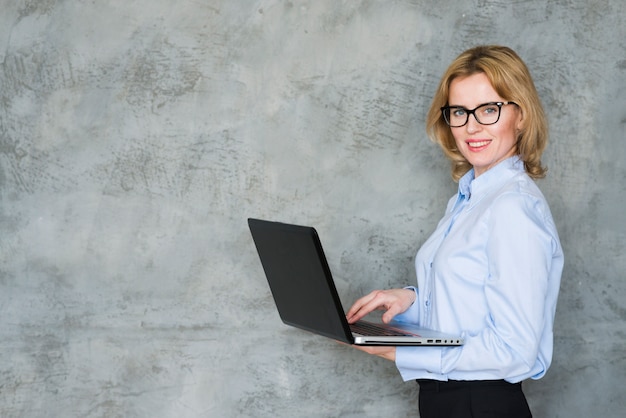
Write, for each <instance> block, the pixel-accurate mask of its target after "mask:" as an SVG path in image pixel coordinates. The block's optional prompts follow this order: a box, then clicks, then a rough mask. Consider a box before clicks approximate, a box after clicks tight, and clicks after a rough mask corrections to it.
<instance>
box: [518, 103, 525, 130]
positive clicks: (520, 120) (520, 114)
mask: <svg viewBox="0 0 626 418" xmlns="http://www.w3.org/2000/svg"><path fill="white" fill-rule="evenodd" d="M525 125H526V121H525V119H524V111H523V110H522V108H521V107H518V108H517V122H515V129H516V130H517V132H521V131H523V130H524V126H525Z"/></svg>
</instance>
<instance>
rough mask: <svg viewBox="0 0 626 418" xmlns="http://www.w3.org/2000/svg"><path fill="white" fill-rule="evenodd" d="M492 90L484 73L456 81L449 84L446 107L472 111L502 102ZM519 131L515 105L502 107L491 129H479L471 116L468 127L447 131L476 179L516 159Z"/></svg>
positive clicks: (518, 118)
mask: <svg viewBox="0 0 626 418" xmlns="http://www.w3.org/2000/svg"><path fill="white" fill-rule="evenodd" d="M504 101H506V100H505V99H504V98H502V97H500V96H499V95H498V93H496V91H495V90H494V88H493V86H492V85H491V82H490V81H489V78H487V76H486V75H485V74H484V73H477V74H473V75H470V76H468V77H462V78H455V79H454V80H452V82H451V83H450V89H449V94H448V103H449V104H450V106H462V107H464V108H466V109H474V108H475V107H477V106H480V105H482V104H484V103H489V102H504ZM521 128H522V112H521V111H520V109H519V108H518V107H517V106H516V105H507V106H503V107H502V109H501V110H500V120H498V122H496V123H495V124H493V125H481V124H480V123H478V122H477V121H476V118H475V117H474V115H470V116H469V120H468V121H467V124H466V125H464V126H461V127H458V128H450V129H451V131H452V135H453V136H454V140H455V142H456V146H457V147H458V149H459V151H460V152H461V154H462V155H463V157H465V159H466V160H467V161H468V162H469V163H470V164H471V165H472V166H473V167H474V176H475V177H478V176H479V175H481V174H483V173H484V172H485V171H487V170H489V169H490V168H491V167H493V166H495V165H497V164H498V163H499V162H501V161H503V160H505V159H507V158H509V157H511V156H513V155H515V153H516V142H517V132H519V130H520V129H521Z"/></svg>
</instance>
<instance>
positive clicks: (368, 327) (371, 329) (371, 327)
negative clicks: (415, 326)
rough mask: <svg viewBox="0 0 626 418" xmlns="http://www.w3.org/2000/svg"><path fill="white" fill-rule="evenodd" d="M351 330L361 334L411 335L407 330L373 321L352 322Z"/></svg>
mask: <svg viewBox="0 0 626 418" xmlns="http://www.w3.org/2000/svg"><path fill="white" fill-rule="evenodd" d="M350 330H351V331H352V332H354V333H357V334H361V335H366V336H367V335H372V336H383V337H406V336H411V334H407V333H406V332H403V331H400V330H397V329H394V328H392V327H385V326H384V325H379V324H373V323H371V322H364V321H359V322H356V323H354V324H350Z"/></svg>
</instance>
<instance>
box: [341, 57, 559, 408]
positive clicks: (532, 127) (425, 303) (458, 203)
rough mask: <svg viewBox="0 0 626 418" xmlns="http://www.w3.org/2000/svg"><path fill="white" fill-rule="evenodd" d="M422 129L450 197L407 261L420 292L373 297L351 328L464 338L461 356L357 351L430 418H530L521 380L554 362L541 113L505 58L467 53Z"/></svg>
mask: <svg viewBox="0 0 626 418" xmlns="http://www.w3.org/2000/svg"><path fill="white" fill-rule="evenodd" d="M427 129H428V133H429V136H430V137H431V139H432V140H433V141H434V142H436V143H438V144H439V145H440V146H441V148H442V149H443V152H444V153H445V155H446V156H447V157H448V158H449V159H450V160H451V162H452V177H453V179H454V180H455V181H458V183H459V188H458V193H457V194H456V195H455V196H453V197H452V198H451V199H450V200H449V202H448V206H447V209H446V212H445V214H444V216H443V218H442V219H441V221H440V222H439V224H438V225H437V227H436V229H435V231H434V232H433V234H432V235H431V236H430V238H428V240H427V241H426V242H425V243H424V244H423V245H422V247H421V248H420V250H419V251H418V253H417V256H416V259H415V265H416V273H417V287H407V288H405V289H391V290H377V291H374V292H372V293H370V294H368V295H366V296H364V297H362V298H360V299H359V300H357V301H356V302H355V303H354V305H353V306H352V307H351V308H350V309H349V311H348V313H347V317H348V321H349V322H354V321H356V320H358V319H360V318H362V317H363V316H365V315H367V314H368V313H370V312H372V311H374V310H377V309H382V310H385V311H386V312H385V313H384V315H383V321H387V322H388V321H390V320H391V319H393V318H395V319H396V320H400V321H405V322H411V323H416V324H418V325H421V326H424V327H427V328H431V329H435V330H439V331H444V332H448V333H456V334H462V335H463V337H464V338H465V345H463V346H461V347H391V348H388V347H362V348H359V349H361V350H363V351H366V352H368V353H370V354H374V355H378V356H381V357H383V358H386V359H388V360H392V361H394V362H395V364H396V366H397V368H398V370H399V372H400V374H401V376H402V378H403V379H404V380H406V381H408V380H417V381H418V382H419V385H420V395H419V397H420V398H419V411H420V416H421V417H423V418H429V417H446V418H455V417H496V416H497V417H513V418H514V417H530V416H531V412H530V410H529V407H528V403H527V402H526V398H525V396H524V394H523V392H522V387H521V382H522V381H524V380H525V379H528V378H532V379H539V378H541V377H542V376H543V375H544V374H545V373H546V371H547V370H548V367H549V366H550V363H551V360H552V347H553V333H552V327H553V320H554V314H555V310H556V302H557V297H558V291H559V284H560V280H561V272H562V270H563V252H562V248H561V244H560V241H559V236H558V233H557V230H556V227H555V225H554V221H553V219H552V215H551V213H550V208H549V207H548V203H547V202H546V199H545V198H544V196H543V194H542V193H541V191H540V190H539V188H538V187H537V186H536V184H535V182H534V179H538V178H541V177H543V176H544V175H545V174H546V169H545V168H544V167H543V166H542V163H541V155H542V153H543V150H544V148H545V146H546V142H547V126H546V120H545V116H544V113H543V109H542V106H541V103H540V100H539V97H538V94H537V91H536V89H535V86H534V83H533V80H532V78H531V76H530V73H529V71H528V69H527V67H526V65H525V64H524V62H523V61H522V60H521V59H520V57H519V56H518V55H517V54H516V53H515V52H514V51H512V50H511V49H509V48H507V47H502V46H479V47H475V48H472V49H469V50H467V51H465V52H463V53H462V54H461V55H459V57H457V58H456V60H454V62H452V64H451V65H450V67H449V68H448V70H447V71H446V72H445V74H444V75H443V77H442V79H441V82H440V84H439V87H438V89H437V92H436V94H435V97H434V99H433V102H432V105H431V108H430V111H429V113H428V120H427Z"/></svg>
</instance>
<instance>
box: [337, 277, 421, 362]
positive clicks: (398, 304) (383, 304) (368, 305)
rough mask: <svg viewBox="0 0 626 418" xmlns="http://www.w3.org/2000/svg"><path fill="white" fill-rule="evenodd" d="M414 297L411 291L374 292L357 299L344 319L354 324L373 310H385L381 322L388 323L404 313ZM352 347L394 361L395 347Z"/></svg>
mask: <svg viewBox="0 0 626 418" xmlns="http://www.w3.org/2000/svg"><path fill="white" fill-rule="evenodd" d="M415 297H416V294H415V291H414V290H413V289H390V290H375V291H373V292H371V293H370V294H368V295H365V296H363V297H362V298H360V299H358V300H357V301H356V302H355V303H354V304H353V305H352V307H351V308H350V309H349V310H348V313H347V314H346V318H347V319H348V322H349V323H354V322H356V321H358V320H359V319H361V318H363V317H364V316H366V315H367V314H369V313H371V312H373V311H375V310H385V311H386V312H385V313H384V314H383V317H382V320H383V322H385V323H388V322H389V321H391V320H392V319H393V318H394V316H396V315H397V314H400V313H402V312H404V311H406V310H407V309H408V308H409V307H410V306H411V305H412V304H413V302H414V301H415ZM354 347H355V348H356V349H358V350H361V351H364V352H366V353H368V354H373V355H376V356H379V357H382V358H384V359H387V360H391V361H394V362H395V360H396V347H365V346H354Z"/></svg>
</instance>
